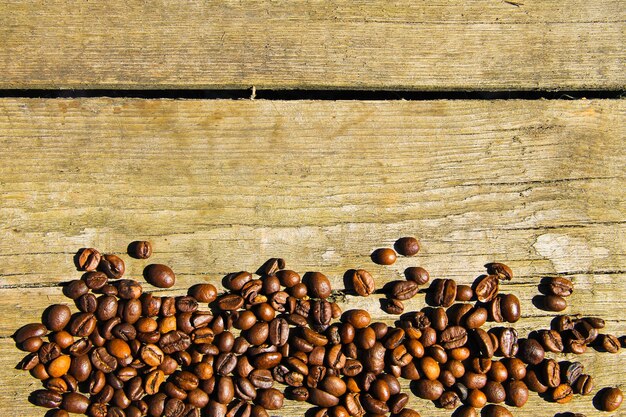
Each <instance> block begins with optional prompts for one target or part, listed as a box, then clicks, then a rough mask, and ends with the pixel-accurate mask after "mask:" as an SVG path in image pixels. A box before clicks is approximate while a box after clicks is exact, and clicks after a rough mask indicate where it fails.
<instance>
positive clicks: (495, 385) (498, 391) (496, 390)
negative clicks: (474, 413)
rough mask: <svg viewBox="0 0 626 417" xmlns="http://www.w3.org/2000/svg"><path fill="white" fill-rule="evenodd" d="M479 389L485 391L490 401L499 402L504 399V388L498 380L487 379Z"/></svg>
mask: <svg viewBox="0 0 626 417" xmlns="http://www.w3.org/2000/svg"><path fill="white" fill-rule="evenodd" d="M481 391H482V392H484V393H485V396H486V397H487V401H488V402H490V403H495V404H499V403H501V402H504V400H505V399H506V390H505V389H504V386H502V384H501V383H499V382H495V381H487V383H486V384H485V386H484V387H483V388H482V389H481Z"/></svg>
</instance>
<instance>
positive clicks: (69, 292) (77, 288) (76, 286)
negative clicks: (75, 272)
mask: <svg viewBox="0 0 626 417" xmlns="http://www.w3.org/2000/svg"><path fill="white" fill-rule="evenodd" d="M87 292H89V288H88V287H87V284H85V281H82V280H80V279H75V280H73V281H70V282H69V283H68V284H67V285H66V286H65V287H63V294H65V296H66V297H68V298H71V299H72V300H76V299H77V298H78V297H80V296H81V295H84V294H87Z"/></svg>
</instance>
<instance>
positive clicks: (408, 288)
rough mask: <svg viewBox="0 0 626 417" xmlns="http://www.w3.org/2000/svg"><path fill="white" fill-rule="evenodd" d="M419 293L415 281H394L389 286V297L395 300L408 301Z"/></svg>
mask: <svg viewBox="0 0 626 417" xmlns="http://www.w3.org/2000/svg"><path fill="white" fill-rule="evenodd" d="M418 292H419V286H418V285H417V283H416V282H415V281H394V282H392V283H391V285H390V295H391V297H392V298H393V299H396V300H408V299H409V298H413V297H415V295H417V293H418Z"/></svg>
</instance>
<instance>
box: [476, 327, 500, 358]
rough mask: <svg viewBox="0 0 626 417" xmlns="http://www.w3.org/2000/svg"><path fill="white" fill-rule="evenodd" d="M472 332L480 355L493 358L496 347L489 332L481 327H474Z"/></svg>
mask: <svg viewBox="0 0 626 417" xmlns="http://www.w3.org/2000/svg"><path fill="white" fill-rule="evenodd" d="M470 334H471V336H472V341H473V343H474V345H475V346H476V348H477V349H478V353H479V355H480V356H482V357H485V358H491V357H492V356H493V354H494V351H495V347H494V345H493V341H492V340H491V337H490V336H489V334H488V333H487V332H486V331H484V330H483V329H480V328H478V329H473V330H472V332H471V333H470Z"/></svg>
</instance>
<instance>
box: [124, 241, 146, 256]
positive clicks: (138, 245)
mask: <svg viewBox="0 0 626 417" xmlns="http://www.w3.org/2000/svg"><path fill="white" fill-rule="evenodd" d="M128 254H129V255H130V256H132V257H133V258H136V259H148V258H149V257H150V256H151V255H152V244H151V243H150V242H148V241H146V240H137V241H134V242H131V243H130V244H129V245H128Z"/></svg>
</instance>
